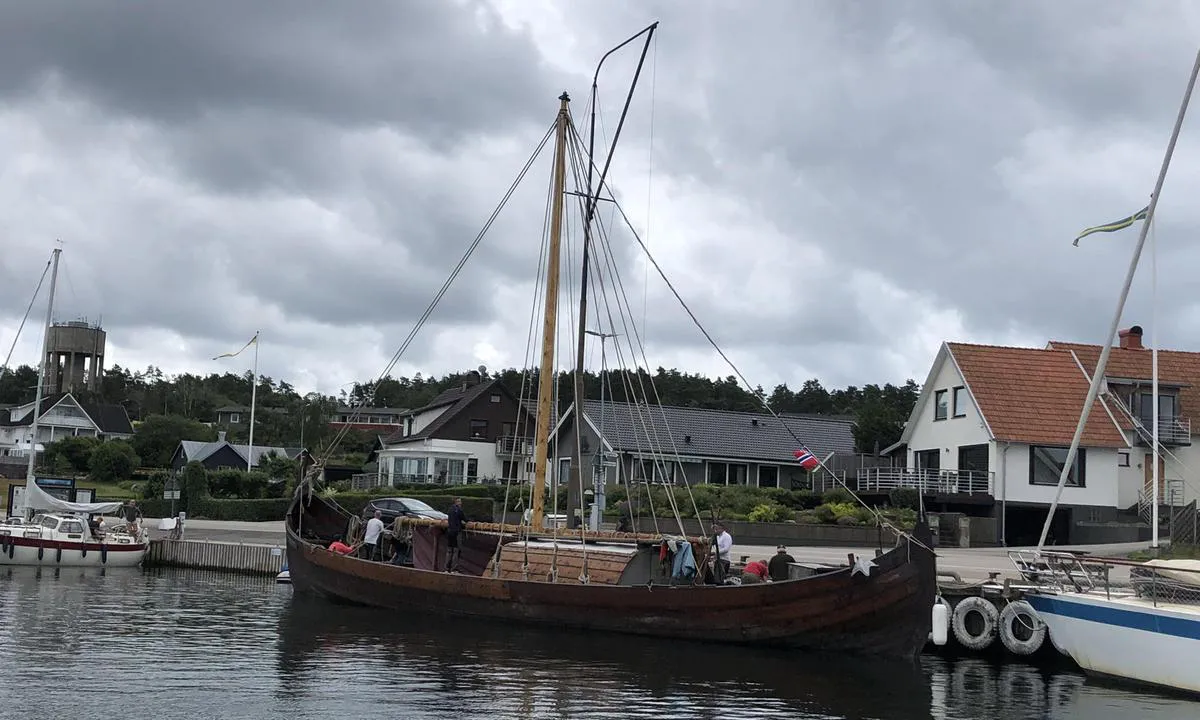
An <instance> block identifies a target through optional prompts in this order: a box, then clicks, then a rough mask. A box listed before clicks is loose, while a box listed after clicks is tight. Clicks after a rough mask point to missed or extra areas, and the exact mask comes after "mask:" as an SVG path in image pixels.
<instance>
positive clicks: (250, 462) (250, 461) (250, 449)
mask: <svg viewBox="0 0 1200 720" xmlns="http://www.w3.org/2000/svg"><path fill="white" fill-rule="evenodd" d="M260 332H262V331H261V330H258V331H255V333H254V372H253V375H254V377H253V378H252V379H251V380H250V441H249V445H247V447H246V472H250V470H251V469H253V467H254V410H255V406H256V405H257V404H258V334H259V333H260Z"/></svg>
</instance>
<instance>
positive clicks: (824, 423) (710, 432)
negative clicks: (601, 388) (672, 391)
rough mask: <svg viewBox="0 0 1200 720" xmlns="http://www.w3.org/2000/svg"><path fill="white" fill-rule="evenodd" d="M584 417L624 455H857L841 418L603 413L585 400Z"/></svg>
mask: <svg viewBox="0 0 1200 720" xmlns="http://www.w3.org/2000/svg"><path fill="white" fill-rule="evenodd" d="M584 414H585V415H586V416H587V418H588V419H589V420H590V421H591V422H592V424H593V425H595V426H596V429H597V430H600V431H601V432H602V433H603V434H604V437H605V439H606V440H607V441H608V443H609V444H610V445H611V446H612V447H613V449H614V450H616V451H618V452H622V451H623V452H643V453H654V454H664V455H674V454H676V453H678V454H679V455H684V456H686V455H699V456H704V457H716V458H730V459H739V460H769V461H776V462H794V461H795V455H794V453H795V452H796V450H798V449H800V446H801V445H803V446H805V447H807V448H808V449H809V450H811V451H812V452H813V453H814V454H815V455H816V456H817V457H818V458H821V457H824V456H825V455H827V454H829V453H831V452H838V453H853V452H854V431H853V428H854V423H853V421H851V420H848V419H846V418H841V417H822V416H815V415H806V416H784V417H782V418H781V420H776V419H775V418H773V417H771V416H770V415H767V414H765V413H750V412H735V411H732V410H708V409H704V408H690V407H671V406H662V405H637V404H632V403H614V402H605V403H604V406H603V411H602V410H601V405H600V402H599V401H598V400H587V401H585V402H584ZM756 423H757V424H756ZM784 423H786V427H785V426H784ZM789 430H790V431H791V432H788V431H789ZM793 433H794V434H795V437H793Z"/></svg>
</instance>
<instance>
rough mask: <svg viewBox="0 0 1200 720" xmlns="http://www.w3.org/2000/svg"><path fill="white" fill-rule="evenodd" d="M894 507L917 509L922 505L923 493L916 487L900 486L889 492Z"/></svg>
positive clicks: (889, 498)
mask: <svg viewBox="0 0 1200 720" xmlns="http://www.w3.org/2000/svg"><path fill="white" fill-rule="evenodd" d="M888 502H889V503H890V504H891V505H892V507H896V508H908V509H910V510H917V509H919V508H920V507H921V493H920V492H919V491H918V490H917V489H916V488H906V487H899V488H894V489H893V490H892V491H891V492H889V493H888Z"/></svg>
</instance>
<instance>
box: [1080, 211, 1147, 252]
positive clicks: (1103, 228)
mask: <svg viewBox="0 0 1200 720" xmlns="http://www.w3.org/2000/svg"><path fill="white" fill-rule="evenodd" d="M1149 211H1150V206H1149V205H1147V206H1146V207H1144V208H1142V209H1141V210H1138V211H1137V212H1135V213H1134V214H1132V215H1130V216H1129V217H1127V218H1121V219H1120V220H1116V221H1114V222H1110V223H1108V224H1107V225H1097V226H1095V227H1090V228H1088V229H1086V230H1084V231H1082V232H1081V233H1079V235H1078V237H1076V238H1075V242H1073V243H1071V244H1072V245H1074V246H1075V247H1079V241H1080V240H1082V239H1084V238H1085V237H1087V236H1088V235H1091V234H1092V233H1099V232H1116V231H1117V230H1124V229H1125V228H1127V227H1129V226H1130V225H1132V224H1134V223H1135V222H1137V221H1138V220H1145V219H1146V213H1148V212H1149Z"/></svg>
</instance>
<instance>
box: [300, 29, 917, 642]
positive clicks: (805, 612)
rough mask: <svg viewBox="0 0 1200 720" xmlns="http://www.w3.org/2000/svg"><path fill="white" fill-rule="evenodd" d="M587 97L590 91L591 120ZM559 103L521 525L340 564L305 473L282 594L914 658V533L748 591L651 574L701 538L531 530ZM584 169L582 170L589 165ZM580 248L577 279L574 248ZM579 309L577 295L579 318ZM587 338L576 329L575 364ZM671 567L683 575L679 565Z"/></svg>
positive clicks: (340, 521) (540, 473)
mask: <svg viewBox="0 0 1200 720" xmlns="http://www.w3.org/2000/svg"><path fill="white" fill-rule="evenodd" d="M654 28H655V25H652V26H650V27H649V28H647V29H646V30H643V31H642V32H640V33H638V34H637V35H635V36H634V37H633V38H630V40H627V41H626V43H628V42H630V41H632V40H634V39H636V38H637V37H639V36H641V35H642V34H644V33H648V34H647V44H648V43H649V37H650V35H652V33H653V31H654ZM626 43H622V45H624V44H626ZM618 47H621V46H618ZM606 57H607V56H606ZM644 57H645V48H643V59H644ZM601 62H603V61H601ZM639 70H640V65H639ZM597 72H598V70H597ZM635 81H636V78H635ZM594 88H595V84H594V83H593V110H594V96H595V93H594ZM630 92H631V94H632V90H631V91H630ZM559 100H560V105H559V110H558V115H557V120H556V123H555V125H554V129H553V132H554V137H555V157H554V169H553V192H552V195H551V216H550V232H549V235H550V242H549V248H548V255H547V264H546V267H547V276H546V286H545V311H544V318H543V319H544V325H543V334H542V348H541V367H540V375H539V387H538V396H537V403H538V412H537V415H536V419H537V429H536V438H535V448H534V464H535V470H534V479H533V483H532V498H531V505H532V518H531V522H530V524H529V526H528V527H523V528H518V527H512V526H503V525H492V524H481V523H468V525H467V532H465V533H463V534H462V537H461V538H460V543H461V547H460V555H459V562H458V565H457V572H454V573H450V572H442V571H441V570H440V568H442V567H444V564H443V562H442V561H440V558H441V557H443V556H444V553H445V548H444V546H445V541H446V522H445V521H426V520H414V521H408V522H403V527H398V528H397V529H398V531H399V532H400V533H403V534H405V535H409V534H410V537H409V538H408V542H409V543H410V545H411V548H412V558H413V560H412V565H411V566H405V565H397V564H391V563H383V562H371V561H367V560H362V559H359V558H356V557H349V556H344V555H339V554H337V553H334V552H331V551H329V550H327V549H326V546H327V545H328V544H329V543H330V541H332V540H333V539H334V538H335V537H338V536H339V535H342V534H345V533H346V532H347V528H348V527H353V526H354V525H355V524H356V523H357V520H356V519H355V518H353V517H351V515H350V514H349V513H347V512H345V511H344V510H342V509H341V508H339V507H338V506H337V505H336V503H335V502H333V501H332V500H330V499H326V498H323V497H321V496H320V495H318V494H317V493H315V492H313V487H312V484H313V479H312V478H313V477H314V476H315V473H314V474H312V475H310V476H309V477H310V479H309V480H308V481H306V482H305V483H302V484H301V486H300V487H299V488H298V489H297V492H296V496H295V499H294V500H293V503H292V505H291V508H290V509H289V512H288V516H287V521H286V527H287V554H288V557H287V559H288V568H289V571H290V575H291V580H292V584H293V585H294V587H295V588H296V590H297V591H299V592H310V593H316V594H319V595H324V596H327V597H329V598H333V599H336V600H341V601H349V602H352V603H357V604H362V605H368V606H374V607H380V608H387V609H392V610H400V611H403V612H405V613H409V614H411V613H413V612H429V613H448V614H450V615H459V616H474V617H481V618H491V619H494V620H498V621H504V622H510V621H519V622H528V623H536V624H541V625H550V626H554V627H558V628H577V629H587V630H600V631H606V632H616V633H633V634H641V635H649V636H659V637H666V638H681V639H690V640H702V641H716V642H726V643H742V644H753V645H772V646H781V647H795V648H808V649H823V650H834V651H847V652H861V653H868V654H878V655H886V656H900V657H915V656H916V655H917V654H918V653H919V652H920V650H921V648H922V647H923V646H924V644H925V642H926V640H927V637H928V635H929V632H930V628H931V614H932V608H933V605H934V599H935V597H934V596H935V592H936V580H935V575H936V573H935V558H934V554H933V552H932V550H931V549H930V547H931V544H932V539H931V537H930V535H929V532H928V528H927V527H926V526H925V525H924V523H923V522H922V524H921V526H920V527H919V528H918V531H917V533H916V536H915V537H914V536H910V535H902V536H901V537H900V539H899V541H898V542H897V544H896V546H895V548H893V549H892V550H891V551H889V552H886V553H881V554H879V555H878V556H877V557H875V558H873V560H868V559H866V558H857V559H853V560H852V562H851V563H848V564H847V565H846V566H843V567H830V568H827V569H826V571H824V572H820V573H818V574H814V575H812V576H810V577H805V578H801V579H795V580H787V581H781V582H770V583H765V584H754V585H751V584H747V585H725V584H705V581H704V573H703V572H700V573H698V574H696V575H695V576H694V577H692V576H691V575H690V574H688V573H679V572H677V571H676V570H675V569H674V568H672V567H664V564H663V563H662V562H660V552H663V551H662V545H663V543H664V540H666V541H667V542H668V544H670V545H671V546H672V547H673V548H674V549H675V550H676V551H677V552H678V553H680V554H681V555H683V556H684V557H685V558H686V556H687V555H689V554H690V555H691V556H692V557H694V558H695V560H696V565H698V566H699V567H700V568H703V567H704V563H705V560H706V558H707V557H708V553H709V543H708V541H707V539H694V538H687V537H675V538H664V536H663V535H661V534H642V535H638V534H626V533H604V532H598V531H595V530H592V531H581V532H579V533H578V534H577V535H574V534H573V537H572V538H571V539H566V538H564V537H562V536H561V535H562V532H561V531H559V530H557V529H551V530H545V529H543V527H542V524H543V515H544V503H545V500H544V493H545V481H546V477H547V460H548V448H549V443H550V417H551V410H552V399H553V392H552V390H553V387H552V383H551V380H552V378H553V376H554V367H555V366H554V337H555V330H556V327H557V313H558V307H557V305H558V301H557V298H558V284H559V278H558V273H559V246H560V239H561V236H562V232H563V203H564V195H565V194H566V187H565V178H566V156H567V141H568V136H569V133H570V131H571V130H572V129H573V128H572V127H571V120H570V114H569V100H570V99H569V97H568V96H567V94H566V93H564V94H563V95H562V96H560V98H559ZM626 102H627V104H626V109H628V100H627V101H626ZM623 120H624V114H622V121H623ZM619 132H620V125H618V127H617V133H618V134H619ZM614 143H615V136H614ZM609 160H611V156H610V158H609ZM588 162H589V165H590V164H591V163H590V157H589V158H588ZM607 168H608V163H607V162H606V163H605V168H604V171H602V172H601V173H600V181H599V183H598V185H597V187H596V190H595V194H596V195H597V196H598V195H599V193H600V188H601V187H602V186H603V184H604V176H605V174H606V172H607ZM587 197H588V212H587V216H588V217H587V219H586V220H585V228H584V233H585V237H586V234H587V232H588V229H587V228H588V227H590V220H591V215H592V210H593V208H594V205H595V197H593V194H592V184H591V174H590V169H589V176H588V192H587ZM584 248H585V255H584V257H583V262H584V266H585V270H584V273H583V277H584V278H586V277H587V271H586V263H587V256H586V248H587V244H586V242H585V245H584ZM585 303H586V288H583V289H582V297H581V313H580V314H581V316H582V315H583V314H584V312H585V309H586V304H585ZM585 327H586V325H585V322H584V321H583V319H582V318H581V319H580V320H579V322H578V328H579V332H580V348H579V356H578V357H577V360H578V361H579V362H580V363H581V362H582V355H583V341H582V335H583V333H584V332H586V331H585ZM580 379H581V373H576V381H577V382H576V398H580V397H582V392H581V388H580V387H579V385H580V384H581V382H580ZM578 452H579V451H578V449H577V448H576V449H575V450H574V453H573V454H575V455H576V458H575V462H573V463H572V467H573V470H572V473H571V481H570V482H571V483H572V484H573V485H574V484H577V483H578V482H579V480H578V470H577V469H578V468H579V466H580V463H579V462H578V457H577V456H578ZM575 490H576V491H577V492H578V491H580V488H579V487H576V488H575ZM572 532H574V531H572ZM682 564H684V565H686V564H687V563H686V560H685V561H684V562H683V563H682Z"/></svg>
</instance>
